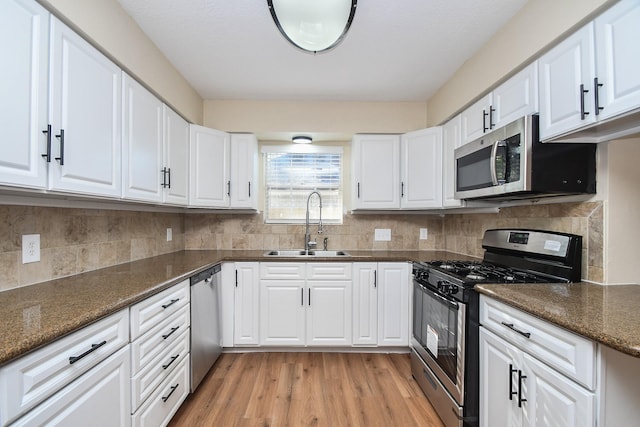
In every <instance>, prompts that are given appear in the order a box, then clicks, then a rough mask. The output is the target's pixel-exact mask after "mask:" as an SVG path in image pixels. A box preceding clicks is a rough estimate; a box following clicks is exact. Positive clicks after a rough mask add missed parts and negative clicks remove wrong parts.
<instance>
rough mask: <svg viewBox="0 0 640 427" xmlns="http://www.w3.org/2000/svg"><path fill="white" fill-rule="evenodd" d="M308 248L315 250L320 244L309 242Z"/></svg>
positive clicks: (313, 241)
mask: <svg viewBox="0 0 640 427" xmlns="http://www.w3.org/2000/svg"><path fill="white" fill-rule="evenodd" d="M307 246H308V247H309V248H312V247H313V248H315V247H317V246H318V242H316V241H315V240H309V241H308V242H307Z"/></svg>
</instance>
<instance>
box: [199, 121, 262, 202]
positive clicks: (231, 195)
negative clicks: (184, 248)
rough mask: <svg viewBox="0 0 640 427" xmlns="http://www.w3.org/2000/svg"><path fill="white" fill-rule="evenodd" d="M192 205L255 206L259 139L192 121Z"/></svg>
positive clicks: (251, 135)
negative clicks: (196, 123) (194, 123)
mask: <svg viewBox="0 0 640 427" xmlns="http://www.w3.org/2000/svg"><path fill="white" fill-rule="evenodd" d="M189 164H190V179H189V205H190V206H194V207H208V208H239V209H256V208H257V206H258V204H257V192H256V178H257V170H258V141H257V139H256V137H255V135H253V134H230V133H227V132H222V131H219V130H216V129H211V128H207V127H204V126H198V125H190V162H189Z"/></svg>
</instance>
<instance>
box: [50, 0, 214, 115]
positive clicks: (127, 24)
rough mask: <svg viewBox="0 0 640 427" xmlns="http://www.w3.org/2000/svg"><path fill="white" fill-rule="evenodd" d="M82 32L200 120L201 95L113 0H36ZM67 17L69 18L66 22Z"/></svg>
mask: <svg viewBox="0 0 640 427" xmlns="http://www.w3.org/2000/svg"><path fill="white" fill-rule="evenodd" d="M38 1H39V2H40V3H42V4H43V5H44V6H45V7H47V8H48V9H50V10H54V12H55V13H56V15H58V16H62V17H63V18H64V20H65V21H67V24H69V23H70V22H71V23H72V26H73V27H74V29H76V30H77V31H79V32H82V33H84V34H85V35H86V36H87V37H88V38H90V39H91V40H93V42H94V43H95V44H97V45H98V46H100V48H101V49H102V50H103V51H104V52H106V53H107V54H108V55H109V56H110V57H111V58H113V59H114V60H115V61H116V62H118V63H119V65H120V66H122V67H123V68H125V69H127V70H128V71H129V72H130V73H131V74H133V75H134V76H135V77H137V78H138V79H140V80H141V81H142V82H144V83H145V84H146V85H147V86H148V87H150V88H151V89H152V90H153V91H155V92H156V93H157V94H158V95H159V96H160V97H161V98H163V99H164V101H165V102H166V103H167V104H168V105H170V106H171V107H172V108H174V109H175V110H176V111H178V112H179V113H180V114H182V115H183V116H184V117H185V118H186V119H187V120H189V121H191V122H193V123H198V124H200V123H202V98H201V97H200V96H199V95H198V93H197V92H196V91H195V90H194V89H193V88H192V87H191V86H190V85H189V83H187V81H186V80H185V79H184V77H182V75H180V73H178V71H177V70H176V69H175V68H174V67H173V65H171V63H170V62H169V61H168V60H167V58H166V57H165V56H164V55H163V54H162V53H161V52H160V50H158V48H157V47H156V46H155V45H154V44H153V42H151V40H150V39H149V38H148V37H147V36H146V35H145V34H144V33H143V32H142V30H141V29H140V27H138V25H137V24H136V23H135V21H134V20H133V19H132V18H131V17H129V15H127V14H126V13H125V11H124V10H123V9H122V7H121V6H120V4H119V3H118V2H117V0H91V1H87V0H38ZM69 21H70V22H69Z"/></svg>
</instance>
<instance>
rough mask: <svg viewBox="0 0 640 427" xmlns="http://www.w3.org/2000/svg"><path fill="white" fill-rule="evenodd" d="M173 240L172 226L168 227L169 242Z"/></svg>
mask: <svg viewBox="0 0 640 427" xmlns="http://www.w3.org/2000/svg"><path fill="white" fill-rule="evenodd" d="M172 240H173V230H172V229H171V227H169V228H167V242H170V241H172Z"/></svg>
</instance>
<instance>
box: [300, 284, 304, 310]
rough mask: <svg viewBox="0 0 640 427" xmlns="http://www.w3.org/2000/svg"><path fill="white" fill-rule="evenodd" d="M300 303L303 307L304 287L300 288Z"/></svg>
mask: <svg viewBox="0 0 640 427" xmlns="http://www.w3.org/2000/svg"><path fill="white" fill-rule="evenodd" d="M300 305H301V306H303V307H304V288H300Z"/></svg>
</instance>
